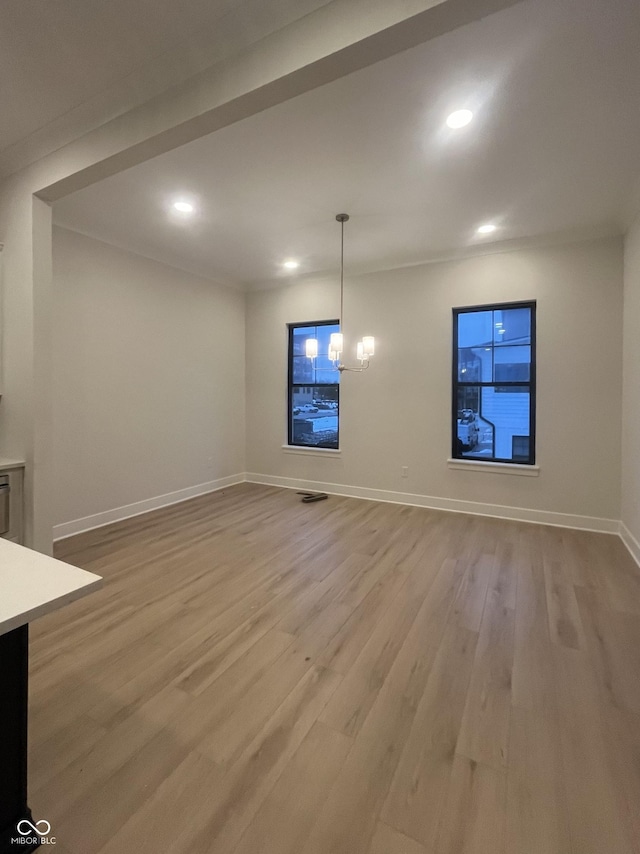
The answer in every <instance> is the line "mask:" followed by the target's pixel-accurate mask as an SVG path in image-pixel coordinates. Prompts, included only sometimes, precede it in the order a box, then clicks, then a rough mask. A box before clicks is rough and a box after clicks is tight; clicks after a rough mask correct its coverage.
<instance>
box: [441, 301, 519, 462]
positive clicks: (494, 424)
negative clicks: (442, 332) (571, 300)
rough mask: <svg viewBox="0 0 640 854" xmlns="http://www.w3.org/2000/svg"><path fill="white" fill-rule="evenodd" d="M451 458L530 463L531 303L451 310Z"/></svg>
mask: <svg viewBox="0 0 640 854" xmlns="http://www.w3.org/2000/svg"><path fill="white" fill-rule="evenodd" d="M453 325H454V328H453V338H454V356H453V357H454V373H453V376H454V381H453V402H454V412H453V456H454V457H458V458H471V459H479V460H489V461H501V462H513V463H531V464H532V463H534V462H535V451H534V445H535V433H534V415H535V412H534V401H535V303H533V302H530V303H510V304H503V305H493V306H483V307H476V308H461V309H454V315H453Z"/></svg>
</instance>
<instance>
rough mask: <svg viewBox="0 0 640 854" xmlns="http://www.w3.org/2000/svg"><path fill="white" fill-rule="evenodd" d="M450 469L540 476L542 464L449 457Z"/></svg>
mask: <svg viewBox="0 0 640 854" xmlns="http://www.w3.org/2000/svg"><path fill="white" fill-rule="evenodd" d="M447 465H448V467H449V468H450V469H457V470H458V471H485V472H491V473H492V474H515V475H520V476H521V477H538V476H539V474H540V466H525V465H522V464H521V463H489V462H483V461H482V460H453V459H448V460H447Z"/></svg>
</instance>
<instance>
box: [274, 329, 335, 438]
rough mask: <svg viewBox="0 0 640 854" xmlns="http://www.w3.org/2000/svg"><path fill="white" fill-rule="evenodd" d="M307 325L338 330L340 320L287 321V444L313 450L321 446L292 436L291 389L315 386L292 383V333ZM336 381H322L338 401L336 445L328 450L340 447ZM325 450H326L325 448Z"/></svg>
mask: <svg viewBox="0 0 640 854" xmlns="http://www.w3.org/2000/svg"><path fill="white" fill-rule="evenodd" d="M308 326H315V327H316V328H317V327H319V326H337V327H338V331H339V330H340V321H339V320H309V321H308V322H306V323H287V444H288V445H290V446H291V447H295V448H309V449H310V450H313V449H314V448H317V449H319V448H321V447H322V446H317V445H308V444H305V443H304V442H295V441H294V438H293V419H292V413H293V390H294V388H305V387H307V386H311V387H312V388H314V387H316V385H315V384H314V383H309V382H306V381H305V382H303V383H294V381H293V356H294V353H293V334H294V330H295V329H301V328H305V327H308ZM339 379H340V378H339V377H338V382H336V383H322V385H323V386H324V387H326V388H335V390H336V396H337V401H338V415H337V418H338V434H337V438H336V447H335V448H331V449H329V450H339V449H340V382H339ZM325 450H327V449H326V448H325Z"/></svg>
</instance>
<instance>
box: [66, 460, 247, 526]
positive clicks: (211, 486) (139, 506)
mask: <svg viewBox="0 0 640 854" xmlns="http://www.w3.org/2000/svg"><path fill="white" fill-rule="evenodd" d="M245 480H246V477H245V475H244V472H239V473H238V474H232V475H229V476H228V477H220V478H218V479H217V480H210V481H209V482H208V483H199V484H198V485H197V486H188V487H187V488H186V489H178V490H176V491H175V492H167V493H166V494H165V495H157V496H156V497H155V498H147V499H145V500H144V501H136V502H135V503H134V504H125V505H124V506H123V507H114V509H113V510H105V511H104V512H102V513H94V514H93V515H92V516H84V517H83V518H82V519H74V520H72V521H71V522H63V523H62V524H60V525H54V527H53V539H54V542H56V541H57V540H64V539H65V537H72V536H73V535H74V534H82V533H84V532H85V531H91V530H92V529H93V528H102V527H103V525H110V524H112V523H113V522H122V521H123V520H124V519H130V518H131V517H132V516H140V514H141V513H148V512H149V511H150V510H158V509H160V508H161V507H168V506H169V505H170V504H178V503H179V502H180V501H186V500H187V499H188V498H195V497H196V496H198V495H206V493H208V492H217V491H218V490H219V489H225V488H226V487H228V486H234V485H235V484H236V483H244V482H245Z"/></svg>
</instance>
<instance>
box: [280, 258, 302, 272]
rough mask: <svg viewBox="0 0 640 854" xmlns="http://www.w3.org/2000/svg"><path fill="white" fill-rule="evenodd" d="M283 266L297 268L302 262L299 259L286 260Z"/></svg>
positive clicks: (291, 268) (288, 268) (290, 268)
mask: <svg viewBox="0 0 640 854" xmlns="http://www.w3.org/2000/svg"><path fill="white" fill-rule="evenodd" d="M282 266H283V267H286V268H287V270H297V269H298V267H299V266H300V264H299V263H298V262H297V261H293V260H291V261H285V262H284V264H283V265H282Z"/></svg>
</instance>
